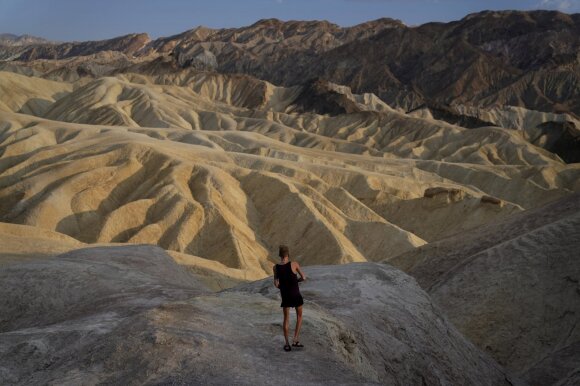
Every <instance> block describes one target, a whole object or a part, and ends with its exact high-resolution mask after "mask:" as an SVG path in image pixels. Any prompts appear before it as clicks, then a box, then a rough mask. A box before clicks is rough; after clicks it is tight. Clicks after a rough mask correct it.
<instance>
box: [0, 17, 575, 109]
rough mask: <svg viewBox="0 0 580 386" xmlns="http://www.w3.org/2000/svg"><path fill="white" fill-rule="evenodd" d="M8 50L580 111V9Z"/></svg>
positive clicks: (263, 25) (271, 25)
mask: <svg viewBox="0 0 580 386" xmlns="http://www.w3.org/2000/svg"><path fill="white" fill-rule="evenodd" d="M3 51H4V52H3V54H2V56H1V57H3V58H4V59H7V58H11V59H17V60H20V61H31V60H35V59H64V58H71V57H75V56H83V55H92V54H95V53H98V52H101V51H120V52H123V53H125V54H127V55H129V56H137V57H147V56H150V55H171V56H173V58H174V60H175V61H176V63H177V64H178V65H179V66H181V67H189V66H193V67H195V68H199V69H201V70H216V71H219V72H222V73H245V74H249V75H253V76H255V77H257V78H260V79H264V80H267V81H270V82H272V83H274V84H278V85H285V86H290V85H296V84H302V83H304V81H305V80H309V79H318V78H321V79H325V80H328V81H331V82H334V83H337V84H343V85H346V86H349V87H351V88H352V90H353V92H355V93H363V92H372V93H375V94H377V95H378V96H379V97H380V98H381V99H383V100H384V101H386V102H387V103H389V104H391V105H392V106H394V107H400V108H402V109H404V110H406V111H409V110H413V109H416V108H418V107H420V106H423V105H426V106H427V107H430V106H440V105H443V106H449V105H472V106H479V107H494V106H504V105H511V106H520V107H525V108H527V109H533V110H539V111H546V112H566V113H572V114H574V115H576V116H578V115H580V56H579V52H580V14H573V15H568V14H564V13H561V12H556V11H531V12H520V11H502V12H495V11H494V12H491V11H486V12H481V13H476V14H472V15H468V16H466V17H465V18H463V19H461V20H459V21H454V22H450V23H428V24H424V25H421V26H418V27H408V26H405V25H404V24H403V23H401V22H400V21H397V20H393V19H386V18H385V19H379V20H375V21H372V22H368V23H364V24H359V25H356V26H353V27H348V28H342V27H340V26H338V25H335V24H332V23H329V22H326V21H309V22H303V21H289V22H282V21H280V20H276V19H267V20H260V21H258V22H257V23H255V24H253V25H251V26H248V27H242V28H229V29H209V28H204V27H198V28H195V29H193V30H190V31H186V32H184V33H182V34H179V35H175V36H171V37H166V38H159V39H156V40H151V39H150V38H149V36H148V35H146V34H132V35H127V36H122V37H119V38H115V39H110V40H105V41H95V42H80V43H62V44H56V45H48V44H34V45H29V46H24V47H10V49H6V48H5V49H3Z"/></svg>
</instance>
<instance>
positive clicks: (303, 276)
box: [296, 262, 306, 281]
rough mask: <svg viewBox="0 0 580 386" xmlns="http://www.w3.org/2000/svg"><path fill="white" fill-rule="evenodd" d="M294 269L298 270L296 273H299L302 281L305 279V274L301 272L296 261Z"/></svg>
mask: <svg viewBox="0 0 580 386" xmlns="http://www.w3.org/2000/svg"><path fill="white" fill-rule="evenodd" d="M296 271H298V273H299V274H300V277H301V278H302V281H306V275H305V274H304V272H302V269H300V264H298V262H296Z"/></svg>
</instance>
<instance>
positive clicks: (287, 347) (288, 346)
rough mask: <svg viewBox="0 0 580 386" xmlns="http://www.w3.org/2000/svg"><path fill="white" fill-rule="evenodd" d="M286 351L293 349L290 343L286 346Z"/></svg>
mask: <svg viewBox="0 0 580 386" xmlns="http://www.w3.org/2000/svg"><path fill="white" fill-rule="evenodd" d="M284 351H292V347H290V345H289V344H287V345H285V346H284Z"/></svg>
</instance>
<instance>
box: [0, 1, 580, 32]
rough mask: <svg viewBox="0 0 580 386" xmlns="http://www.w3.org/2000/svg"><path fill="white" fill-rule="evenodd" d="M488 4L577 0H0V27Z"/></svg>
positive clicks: (56, 27) (215, 20)
mask: <svg viewBox="0 0 580 386" xmlns="http://www.w3.org/2000/svg"><path fill="white" fill-rule="evenodd" d="M485 9H493V10H499V9H517V10H531V9H557V10H560V11H563V12H567V13H576V12H580V0H237V1H233V0H211V1H206V0H203V1H202V0H199V1H195V0H100V1H96V0H92V1H90V0H0V32H8V33H14V34H18V35H20V34H30V35H36V36H40V37H44V38H47V39H52V40H60V41H69V40H99V39H107V38H112V37H115V36H119V35H124V34H128V33H132V32H147V33H149V34H150V35H151V36H152V37H154V38H156V37H160V36H169V35H173V34H176V33H179V32H183V31H185V30H188V29H191V28H194V27H196V26H198V25H204V26H208V27H240V26H244V25H249V24H252V23H254V22H255V21H257V20H259V19H263V18H272V17H275V18H278V19H282V20H314V19H317V20H322V19H324V20H329V21H331V22H334V23H337V24H340V25H342V26H350V25H354V24H358V23H361V22H364V21H368V20H373V19H378V18H380V17H391V18H394V19H400V20H402V21H403V22H405V23H406V24H408V25H417V24H422V23H425V22H429V21H450V20H457V19H461V18H462V17H464V16H465V15H467V14H469V13H472V12H478V11H481V10H485Z"/></svg>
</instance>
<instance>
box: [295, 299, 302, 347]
mask: <svg viewBox="0 0 580 386" xmlns="http://www.w3.org/2000/svg"><path fill="white" fill-rule="evenodd" d="M300 327H302V306H298V307H296V329H295V330H294V342H298V338H299V337H300Z"/></svg>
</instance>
